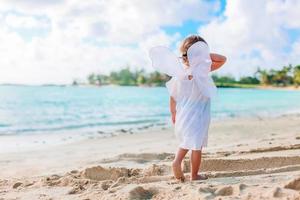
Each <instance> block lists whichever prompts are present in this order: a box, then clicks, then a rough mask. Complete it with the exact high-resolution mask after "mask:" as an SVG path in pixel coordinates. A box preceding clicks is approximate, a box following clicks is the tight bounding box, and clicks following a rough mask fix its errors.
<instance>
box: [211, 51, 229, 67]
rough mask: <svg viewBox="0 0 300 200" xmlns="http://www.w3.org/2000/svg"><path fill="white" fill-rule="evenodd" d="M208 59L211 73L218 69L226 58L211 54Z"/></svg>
mask: <svg viewBox="0 0 300 200" xmlns="http://www.w3.org/2000/svg"><path fill="white" fill-rule="evenodd" d="M210 58H211V60H212V64H211V71H214V70H217V69H219V68H220V67H221V66H222V65H224V63H225V62H226V57H225V56H223V55H220V54H216V53H211V54H210Z"/></svg>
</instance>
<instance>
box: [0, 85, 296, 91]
mask: <svg viewBox="0 0 300 200" xmlns="http://www.w3.org/2000/svg"><path fill="white" fill-rule="evenodd" d="M0 86H21V87H23V86H24V87H81V88H101V87H142V88H153V87H165V86H164V85H118V84H105V85H91V84H78V85H72V84H13V83H1V84H0ZM216 86H217V88H237V89H263V90H273V89H275V90H290V91H299V90H300V87H299V86H298V87H297V86H293V85H289V86H273V85H260V84H241V83H216Z"/></svg>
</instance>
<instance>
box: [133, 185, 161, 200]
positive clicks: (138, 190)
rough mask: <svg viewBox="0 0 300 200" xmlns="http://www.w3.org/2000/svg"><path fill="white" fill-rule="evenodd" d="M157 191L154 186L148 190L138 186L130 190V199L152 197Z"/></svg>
mask: <svg viewBox="0 0 300 200" xmlns="http://www.w3.org/2000/svg"><path fill="white" fill-rule="evenodd" d="M156 193H157V192H156V190H155V189H154V188H150V189H148V190H146V189H144V188H143V187H141V186H137V187H135V188H133V189H132V190H130V191H129V199H151V198H152V197H153V195H155V194H156Z"/></svg>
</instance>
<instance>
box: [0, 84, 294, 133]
mask: <svg viewBox="0 0 300 200" xmlns="http://www.w3.org/2000/svg"><path fill="white" fill-rule="evenodd" d="M168 102H169V98H168V94H167V90H166V88H164V87H152V88H147V87H119V86H105V87H71V86H66V87H60V86H12V85H2V86H0V135H11V134H13V135H16V134H39V133H45V134H54V133H60V132H70V133H71V132H80V133H85V132H89V133H91V132H98V133H102V132H103V133H105V132H109V131H115V130H122V129H123V130H131V129H132V130H134V129H140V128H143V127H151V126H171V123H170V118H169V105H168ZM299 102H300V91H288V90H261V89H219V90H218V97H217V99H215V100H213V103H212V116H213V120H222V119H224V118H232V117H259V116H262V117H274V116H278V115H282V114H286V113H297V112H300V103H299Z"/></svg>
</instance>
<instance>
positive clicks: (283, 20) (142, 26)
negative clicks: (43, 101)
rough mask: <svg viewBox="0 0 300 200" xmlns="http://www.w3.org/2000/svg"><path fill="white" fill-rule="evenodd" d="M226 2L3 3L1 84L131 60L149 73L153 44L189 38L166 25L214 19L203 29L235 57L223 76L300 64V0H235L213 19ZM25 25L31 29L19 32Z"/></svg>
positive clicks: (51, 78)
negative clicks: (298, 34) (294, 34)
mask: <svg viewBox="0 0 300 200" xmlns="http://www.w3.org/2000/svg"><path fill="white" fill-rule="evenodd" d="M219 7H220V5H219V1H214V2H212V1H206V0H204V1H199V0H172V1H161V0H149V1H140V0H131V1H125V0H112V1H104V0H89V1H80V0H68V1H64V0H54V1H50V0H45V1H39V0H28V1H22V0H3V1H1V3H0V43H1V45H0V55H1V59H0V83H4V82H10V83H33V84H40V83H70V82H71V81H72V79H73V78H81V79H84V78H85V77H86V76H87V74H89V73H91V72H101V73H108V72H110V71H112V70H117V69H119V68H120V67H123V66H125V65H126V64H129V65H131V66H132V67H134V68H140V67H144V68H146V69H148V70H149V69H151V67H150V63H151V62H150V61H149V58H148V55H147V50H148V49H149V48H150V47H152V46H154V45H157V44H160V45H166V46H174V44H175V46H178V44H179V42H180V40H181V39H182V36H181V35H180V34H179V33H174V34H167V33H166V32H165V31H164V30H163V29H162V26H180V25H181V24H182V23H183V22H184V21H186V20H196V21H202V22H206V23H207V24H205V25H202V26H201V27H200V29H199V32H200V34H201V35H203V36H204V38H205V39H206V40H207V41H208V42H209V44H210V46H211V49H212V50H215V51H216V52H220V53H223V54H225V55H226V56H227V57H228V63H227V64H226V66H225V67H224V68H223V69H222V70H221V71H220V72H221V73H233V74H235V75H243V74H247V73H251V72H253V71H254V70H255V68H256V66H262V67H267V68H268V67H269V68H270V67H280V66H282V65H284V64H287V63H288V62H289V61H291V62H295V63H297V62H298V61H299V60H298V58H299V46H300V45H299V44H300V42H299V41H300V38H299V39H297V40H296V42H295V43H294V44H289V41H290V40H289V36H288V32H287V29H290V28H293V29H299V28H300V27H299V25H300V24H299V20H296V19H298V18H299V17H300V16H299V14H298V10H300V3H299V1H296V0H287V1H263V0H258V1H255V2H253V1H250V0H243V1H239V0H236V1H228V2H227V7H226V10H225V13H224V17H223V16H221V17H213V15H212V13H214V12H216V11H218V9H219ZM20 28H21V29H26V30H29V31H27V32H26V33H22V32H20V31H16V30H15V29H20ZM36 30H47V32H46V33H45V34H43V35H42V36H41V35H38V34H35V33H36V32H37V31H36ZM30 31H31V32H30ZM28 34H29V35H30V34H32V35H33V36H32V37H31V39H30V40H26V37H28ZM289 47H290V52H287V51H285V50H284V49H286V48H289ZM297 64H298V63H297Z"/></svg>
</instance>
